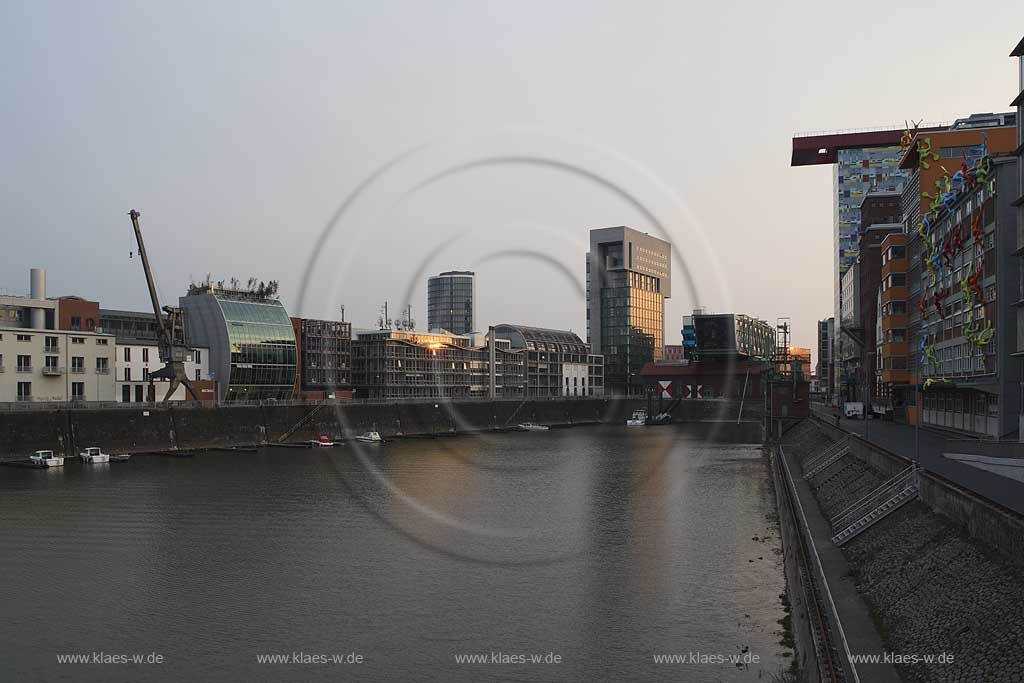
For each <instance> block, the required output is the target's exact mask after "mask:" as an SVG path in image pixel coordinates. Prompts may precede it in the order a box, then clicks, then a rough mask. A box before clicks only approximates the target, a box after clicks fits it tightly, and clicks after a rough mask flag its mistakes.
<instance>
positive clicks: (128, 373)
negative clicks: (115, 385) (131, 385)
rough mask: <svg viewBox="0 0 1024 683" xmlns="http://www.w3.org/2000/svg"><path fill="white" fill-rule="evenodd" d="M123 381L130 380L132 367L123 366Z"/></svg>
mask: <svg viewBox="0 0 1024 683" xmlns="http://www.w3.org/2000/svg"><path fill="white" fill-rule="evenodd" d="M124 381H125V382H131V381H132V369H131V368H125V369H124Z"/></svg>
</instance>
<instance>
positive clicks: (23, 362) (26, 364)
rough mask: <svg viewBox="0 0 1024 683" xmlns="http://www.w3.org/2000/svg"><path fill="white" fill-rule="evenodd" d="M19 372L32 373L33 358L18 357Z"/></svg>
mask: <svg viewBox="0 0 1024 683" xmlns="http://www.w3.org/2000/svg"><path fill="white" fill-rule="evenodd" d="M18 372H32V356H18Z"/></svg>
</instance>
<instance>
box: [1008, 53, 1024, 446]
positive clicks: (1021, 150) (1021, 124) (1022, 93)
mask: <svg viewBox="0 0 1024 683" xmlns="http://www.w3.org/2000/svg"><path fill="white" fill-rule="evenodd" d="M1010 56H1011V57H1015V58H1016V59H1017V73H1018V81H1017V97H1016V98H1014V100H1013V102H1011V103H1010V106H1011V107H1016V108H1017V117H1016V118H1017V121H1016V123H1017V141H1016V142H1017V149H1016V154H1017V198H1016V200H1014V202H1013V205H1014V206H1016V207H1017V252H1018V253H1019V254H1020V255H1021V259H1024V38H1021V41H1020V42H1019V43H1017V47H1015V48H1014V49H1013V52H1011V53H1010ZM1017 267H1018V268H1020V270H1021V272H1022V273H1024V263H1018V264H1017ZM1017 298H1018V300H1020V301H1024V282H1022V283H1021V288H1020V291H1019V292H1018V293H1017ZM1017 329H1018V330H1021V331H1024V306H1018V307H1017ZM1015 355H1016V356H1017V357H1018V358H1020V359H1022V362H1024V333H1022V334H1019V335H1017V353H1016V354H1015ZM1022 381H1024V371H1022ZM1021 393H1022V394H1024V385H1022V386H1021ZM1018 424H1019V429H1018V434H1019V439H1020V440H1021V441H1024V401H1022V402H1021V407H1020V416H1019V418H1018Z"/></svg>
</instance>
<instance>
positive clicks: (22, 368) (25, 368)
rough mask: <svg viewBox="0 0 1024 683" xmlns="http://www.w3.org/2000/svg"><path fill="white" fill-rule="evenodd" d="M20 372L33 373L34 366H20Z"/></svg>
mask: <svg viewBox="0 0 1024 683" xmlns="http://www.w3.org/2000/svg"><path fill="white" fill-rule="evenodd" d="M18 372H32V366H31V365H19V366H18Z"/></svg>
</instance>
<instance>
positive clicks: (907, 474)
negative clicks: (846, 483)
mask: <svg viewBox="0 0 1024 683" xmlns="http://www.w3.org/2000/svg"><path fill="white" fill-rule="evenodd" d="M916 483H917V471H916V470H915V468H914V466H913V465H911V466H910V467H908V468H906V469H905V470H903V471H901V472H900V473H899V474H897V475H896V476H894V477H893V478H891V479H888V480H886V481H884V482H882V483H881V484H880V485H879V486H878V487H877V488H875V489H873V490H872V491H871V492H870V493H868V494H867V495H865V496H863V497H861V498H859V499H858V500H857V501H855V502H854V503H852V504H851V505H849V506H847V507H846V508H845V509H844V510H843V511H842V512H840V513H839V514H838V515H836V517H835V520H834V521H833V522H832V533H833V535H834V534H836V533H838V532H840V531H842V530H843V529H846V528H847V527H848V526H850V525H851V524H853V523H854V522H856V521H857V520H858V519H860V518H861V517H863V516H864V515H866V514H868V513H869V512H871V511H872V510H874V509H875V508H877V507H878V506H880V505H882V504H883V503H885V502H886V501H888V500H891V499H892V498H893V497H895V496H896V495H897V494H899V493H900V492H901V491H903V490H904V489H906V488H908V487H909V486H913V485H915V484H916Z"/></svg>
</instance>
